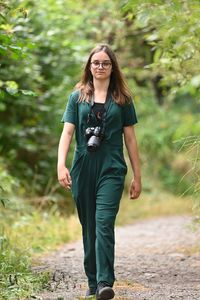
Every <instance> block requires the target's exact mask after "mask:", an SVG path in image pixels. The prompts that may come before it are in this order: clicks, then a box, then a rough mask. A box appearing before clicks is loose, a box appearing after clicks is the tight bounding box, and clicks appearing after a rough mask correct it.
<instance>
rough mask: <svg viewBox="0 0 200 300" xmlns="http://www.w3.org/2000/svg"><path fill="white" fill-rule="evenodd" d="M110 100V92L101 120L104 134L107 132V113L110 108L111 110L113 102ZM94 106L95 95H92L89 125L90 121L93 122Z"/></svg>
mask: <svg viewBox="0 0 200 300" xmlns="http://www.w3.org/2000/svg"><path fill="white" fill-rule="evenodd" d="M110 98H111V93H110V91H109V90H108V91H107V95H106V101H105V104H104V113H103V115H102V118H101V125H102V131H103V132H104V131H105V124H106V116H107V111H108V108H109V106H110V102H111V101H110ZM94 105H95V102H94V95H92V99H91V102H90V112H89V113H88V118H87V124H89V123H90V121H91V118H92V114H93V107H94ZM95 117H96V116H95ZM96 120H97V118H96ZM97 121H98V122H99V120H97Z"/></svg>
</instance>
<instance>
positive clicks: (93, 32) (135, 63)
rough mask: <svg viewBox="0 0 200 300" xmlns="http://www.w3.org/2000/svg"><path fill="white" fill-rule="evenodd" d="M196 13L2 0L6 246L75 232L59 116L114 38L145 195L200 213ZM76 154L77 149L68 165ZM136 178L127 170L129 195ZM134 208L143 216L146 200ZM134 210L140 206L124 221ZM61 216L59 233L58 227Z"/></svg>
mask: <svg viewBox="0 0 200 300" xmlns="http://www.w3.org/2000/svg"><path fill="white" fill-rule="evenodd" d="M199 20H200V4H199V1H194V0H191V1H189V0H177V1H176V0H173V1H158V0H149V1H145V0H141V1H136V0H132V1H131V0H129V1H128V0H124V1H122V0H121V1H114V0H111V1H107V0H101V1H99V2H97V1H93V0H88V1H87V0H85V1H83V0H82V1H77V2H74V1H70V0H57V1H56V0H40V1H36V0H32V1H14V0H10V1H0V22H1V23H0V24H1V25H0V187H1V188H0V200H1V204H2V205H1V204H0V205H1V206H0V218H1V221H0V223H1V243H0V245H1V246H2V245H4V246H2V247H5V244H6V245H8V243H11V245H12V241H14V240H16V237H17V239H18V238H19V236H22V237H23V236H24V239H22V242H21V244H24V241H25V240H26V239H28V241H29V242H30V240H32V242H33V243H32V244H31V250H30V249H29V250H30V252H31V251H32V250H34V251H36V252H37V251H38V252H40V251H44V249H46V248H45V246H44V245H46V243H47V244H48V243H50V244H51V243H52V242H54V243H55V244H56V243H57V244H60V243H61V242H63V241H66V240H67V239H68V238H69V235H68V236H67V237H66V230H65V231H64V230H63V235H62V234H61V231H60V230H61V229H60V228H61V227H64V226H65V225H64V224H65V221H64V219H62V216H66V215H67V216H68V217H69V216H70V215H71V214H72V213H74V211H75V209H74V205H73V201H72V200H71V194H70V192H66V191H65V190H64V189H62V188H61V187H60V186H59V184H58V182H57V175H56V163H57V147H58V142H59V137H60V134H61V131H62V124H61V123H60V120H61V117H62V114H63V112H64V110H65V107H66V104H67V100H68V96H69V94H70V93H71V91H72V89H73V87H74V85H75V84H76V83H77V81H79V80H80V76H81V73H82V68H83V66H84V64H85V62H86V60H87V57H88V53H89V52H90V51H91V49H92V48H93V47H94V46H95V45H96V44H97V43H108V44H110V45H111V47H112V49H113V50H114V51H115V53H116V55H117V57H118V60H119V63H120V65H121V67H122V70H123V73H124V75H125V77H126V78H127V80H128V84H129V86H130V88H131V91H132V93H133V98H134V103H135V106H136V111H137V115H138V120H139V123H138V125H137V126H136V134H137V139H138V144H139V150H140V157H141V166H142V182H143V194H142V195H141V198H142V199H144V200H145V199H147V200H149V199H150V198H151V200H152V199H153V200H152V201H153V203H154V204H155V205H157V204H156V203H161V202H166V203H168V204H166V205H170V209H169V210H168V212H169V211H170V212H171V211H172V212H173V213H177V212H179V211H180V207H184V209H185V210H184V209H183V212H187V211H188V212H190V213H191V212H192V211H194V213H195V214H196V215H199V203H200V202H199V194H200V193H199V188H200V180H199V176H200V173H199V159H200V155H199V145H200V101H199V98H200V73H199V65H200V40H199V36H200V21H199ZM72 155H73V147H72V148H71V151H70V155H69V158H68V166H70V164H71V159H72ZM126 155H127V154H126ZM127 163H128V160H127ZM131 176H132V174H131V172H130V171H129V173H128V176H127V179H126V184H125V193H124V195H125V196H124V197H126V198H127V196H126V193H127V192H128V186H129V182H130V178H131ZM177 199H178V203H179V204H178V206H177V207H178V208H177V210H176V203H177V202H176V201H175V200H177ZM188 199H189V200H188ZM186 201H187V203H188V201H189V204H187V205H186V208H185V203H186ZM147 202H148V201H147ZM149 203H151V202H149ZM140 205H141V204H140ZM162 205H163V204H162ZM160 207H161V206H160V204H158V205H157V209H156V214H159V212H160V213H162V212H161V208H160ZM162 207H163V206H162ZM138 209H139V210H140V213H141V215H143V214H144V215H145V213H144V210H145V207H144V210H143V211H141V209H143V208H141V206H140V208H139V206H138ZM147 211H148V213H147V214H148V215H151V213H153V211H152V212H150V208H149V207H148V208H147ZM137 214H138V213H136V212H135V210H134V212H133V211H132V215H131V216H128V215H126V219H130V221H131V220H132V221H133V220H134V217H135V216H137ZM120 218H121V217H119V220H120ZM59 222H60V223H59ZM119 222H121V223H123V222H124V221H123V217H122V221H119ZM36 223H37V224H38V228H39V229H38V232H39V233H38V234H40V237H41V240H40V237H39V236H38V235H37V234H35V231H34V230H36V229H34V228H35V227H34V226H33V224H36ZM50 224H51V225H53V226H51V225H50ZM57 224H59V225H60V227H59V228H58V229H57V230H58V231H59V233H60V236H62V238H61V240H59V239H58V240H56V238H58V236H57V232H55V233H53V232H52V230H53V229H52V228H53V227H54V228H56V226H57ZM45 226H46V227H45ZM49 227H51V231H50V232H49V236H48V230H49ZM72 227H73V225H72ZM25 228H26V229H25ZM27 228H30V231H28V232H27ZM69 228H71V227H69ZM70 230H71V229H70ZM70 230H69V231H70ZM45 234H46V236H45ZM34 235H35V236H36V238H37V241H35V242H34V239H33V236H34ZM8 236H10V238H11V240H9V239H8ZM29 236H31V237H32V238H30V239H29V238H28V237H29ZM52 236H53V237H52ZM64 236H65V237H64ZM12 238H13V239H12ZM46 240H48V241H46ZM2 241H3V242H2ZM8 241H9V242H8ZM6 247H7V248H6V249H7V250H8V256H9V253H10V248H9V246H6ZM4 249H5V248H4ZM6 270H7V269H6ZM4 271H5V270H4ZM2 272H3V271H2ZM6 272H7V273H6ZM18 272H19V273H20V272H21V273H23V271H19V270H18ZM5 273H6V274H9V271H8V270H7V271H5ZM5 299H6V298H5Z"/></svg>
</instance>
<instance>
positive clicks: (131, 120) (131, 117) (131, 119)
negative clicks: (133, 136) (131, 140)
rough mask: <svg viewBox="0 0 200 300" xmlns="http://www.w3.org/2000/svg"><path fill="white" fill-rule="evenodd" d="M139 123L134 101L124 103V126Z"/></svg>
mask: <svg viewBox="0 0 200 300" xmlns="http://www.w3.org/2000/svg"><path fill="white" fill-rule="evenodd" d="M136 123H138V119H137V115H136V111H135V107H134V104H133V102H132V101H131V103H128V104H125V105H123V126H124V127H125V126H131V125H134V124H136Z"/></svg>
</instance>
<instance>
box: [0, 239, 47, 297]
mask: <svg viewBox="0 0 200 300" xmlns="http://www.w3.org/2000/svg"><path fill="white" fill-rule="evenodd" d="M0 274H1V275H0V294H1V297H2V298H1V299H5V300H11V299H22V297H23V299H25V297H27V296H30V295H31V294H33V293H34V292H36V291H38V290H39V289H41V288H43V287H44V285H45V284H46V283H47V281H48V279H49V275H48V273H45V272H44V273H42V274H34V273H33V271H32V270H31V264H30V257H29V255H28V252H27V251H26V249H21V248H19V247H17V246H16V245H15V243H11V241H10V240H9V238H8V236H6V235H4V234H3V233H1V235H0Z"/></svg>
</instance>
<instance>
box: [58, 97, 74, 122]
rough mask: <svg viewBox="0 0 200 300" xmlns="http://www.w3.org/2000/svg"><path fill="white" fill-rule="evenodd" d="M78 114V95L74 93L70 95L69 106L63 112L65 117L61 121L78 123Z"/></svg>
mask: <svg viewBox="0 0 200 300" xmlns="http://www.w3.org/2000/svg"><path fill="white" fill-rule="evenodd" d="M76 116H77V101H76V97H74V94H73V93H72V94H71V95H70V96H69V99H68V102H67V106H66V109H65V112H64V114H63V117H62V119H61V122H62V123H64V122H68V123H72V124H74V125H76Z"/></svg>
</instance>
